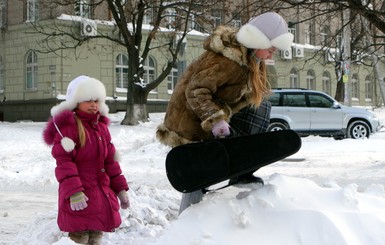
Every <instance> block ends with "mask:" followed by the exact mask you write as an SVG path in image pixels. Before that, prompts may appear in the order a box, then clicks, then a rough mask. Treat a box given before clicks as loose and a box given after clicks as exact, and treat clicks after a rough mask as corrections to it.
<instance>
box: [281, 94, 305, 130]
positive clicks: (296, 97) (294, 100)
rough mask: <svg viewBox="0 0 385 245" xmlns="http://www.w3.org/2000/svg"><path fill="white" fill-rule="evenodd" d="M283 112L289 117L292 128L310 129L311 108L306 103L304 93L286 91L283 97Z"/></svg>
mask: <svg viewBox="0 0 385 245" xmlns="http://www.w3.org/2000/svg"><path fill="white" fill-rule="evenodd" d="M282 114H283V115H285V116H286V117H287V118H288V119H289V121H288V123H289V125H290V129H293V130H297V131H307V130H309V129H310V108H309V107H308V106H307V104H306V99H305V94H304V93H302V92H293V93H284V94H283V98H282Z"/></svg>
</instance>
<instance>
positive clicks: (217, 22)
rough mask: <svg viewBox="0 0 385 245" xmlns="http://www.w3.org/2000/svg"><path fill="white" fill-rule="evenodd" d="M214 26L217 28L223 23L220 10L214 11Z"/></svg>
mask: <svg viewBox="0 0 385 245" xmlns="http://www.w3.org/2000/svg"><path fill="white" fill-rule="evenodd" d="M211 18H212V19H213V26H214V27H217V26H219V25H221V23H222V11H221V10H220V9H214V10H213V11H212V17H211Z"/></svg>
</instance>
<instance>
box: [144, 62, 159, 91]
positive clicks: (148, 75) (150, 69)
mask: <svg viewBox="0 0 385 245" xmlns="http://www.w3.org/2000/svg"><path fill="white" fill-rule="evenodd" d="M143 68H144V74H143V80H144V84H149V83H150V82H152V81H154V80H155V60H154V59H153V58H152V57H151V56H148V57H147V59H146V60H145V61H144V67H143ZM152 92H156V89H154V90H152Z"/></svg>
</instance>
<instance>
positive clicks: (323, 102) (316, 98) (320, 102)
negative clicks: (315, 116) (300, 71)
mask: <svg viewBox="0 0 385 245" xmlns="http://www.w3.org/2000/svg"><path fill="white" fill-rule="evenodd" d="M309 102H310V106H311V107H321V108H330V107H332V105H333V101H331V100H330V99H328V98H326V97H324V96H322V95H318V94H309Z"/></svg>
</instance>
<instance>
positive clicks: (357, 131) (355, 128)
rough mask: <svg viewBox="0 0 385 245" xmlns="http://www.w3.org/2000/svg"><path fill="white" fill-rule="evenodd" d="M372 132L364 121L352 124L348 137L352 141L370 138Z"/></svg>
mask: <svg viewBox="0 0 385 245" xmlns="http://www.w3.org/2000/svg"><path fill="white" fill-rule="evenodd" d="M369 135H370V131H369V126H368V124H367V123H365V122H363V121H355V122H352V123H351V124H350V125H349V127H348V137H349V138H352V139H364V138H369Z"/></svg>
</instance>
